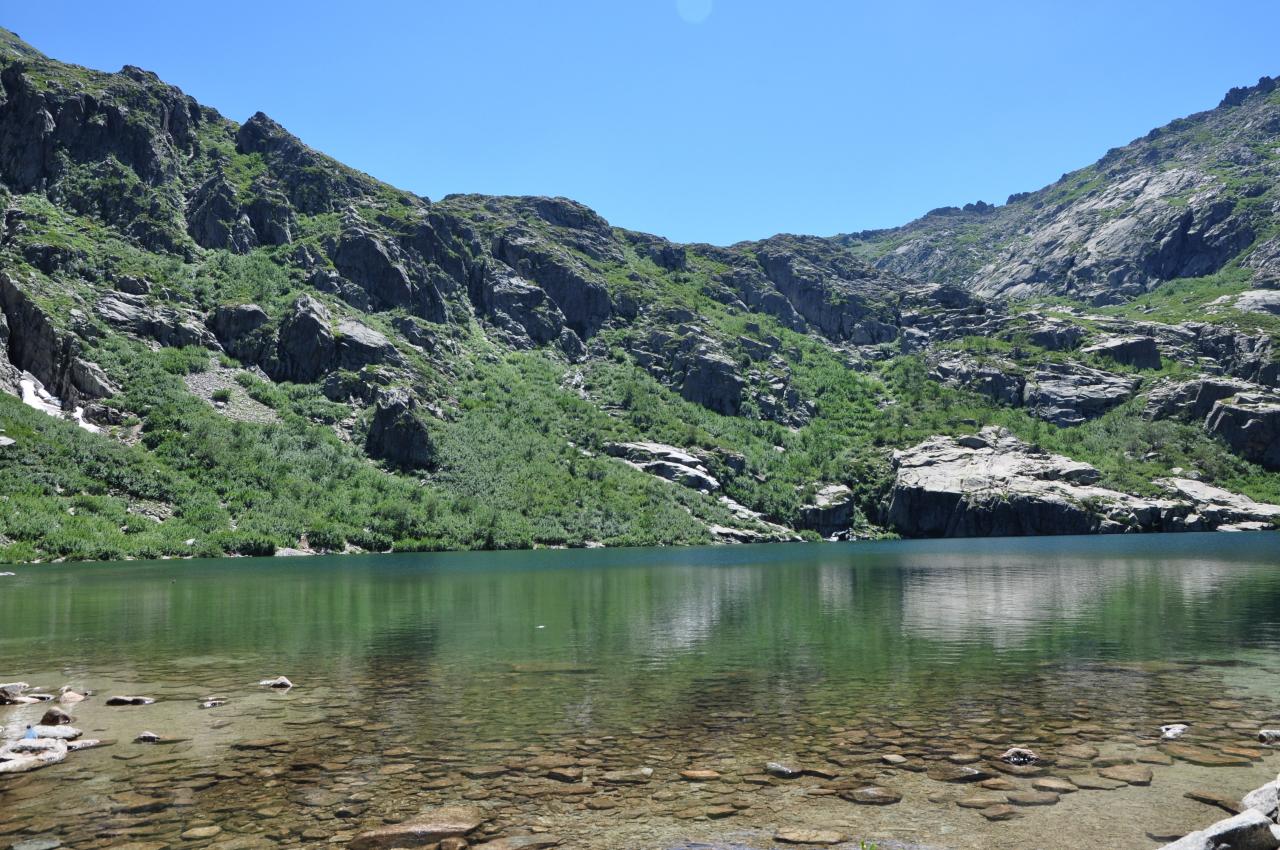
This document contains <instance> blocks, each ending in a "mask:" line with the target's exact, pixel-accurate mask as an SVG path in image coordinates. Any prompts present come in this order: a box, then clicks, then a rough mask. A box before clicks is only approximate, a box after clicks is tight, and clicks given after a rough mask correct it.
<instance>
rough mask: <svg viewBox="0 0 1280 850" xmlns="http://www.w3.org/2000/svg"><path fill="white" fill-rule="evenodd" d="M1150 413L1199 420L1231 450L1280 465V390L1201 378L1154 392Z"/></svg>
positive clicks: (1275, 466) (1259, 461) (1272, 466)
mask: <svg viewBox="0 0 1280 850" xmlns="http://www.w3.org/2000/svg"><path fill="white" fill-rule="evenodd" d="M1145 413H1146V416H1147V417H1149V418H1152V419H1163V418H1177V419H1182V420H1184V421H1198V422H1201V423H1202V424H1203V425H1204V428H1205V430H1206V431H1208V432H1209V433H1210V434H1213V435H1214V436H1216V437H1219V438H1221V439H1222V441H1223V442H1225V443H1226V444H1227V446H1229V447H1230V449H1231V451H1233V452H1234V453H1236V454H1237V455H1239V456H1240V457H1242V458H1244V459H1245V460H1247V461H1250V462H1252V463H1256V464H1258V465H1259V466H1261V467H1263V468H1264V469H1269V470H1276V469H1280V393H1276V392H1274V391H1272V390H1270V389H1268V388H1265V387H1260V386H1258V385H1257V384H1252V383H1249V382H1247V381H1240V380H1235V379H1228V378H1199V379H1196V380H1192V381H1184V382H1182V383H1176V384H1169V385H1165V386H1163V387H1159V388H1157V389H1156V390H1154V391H1152V392H1151V394H1150V395H1149V396H1148V398H1147V407H1146V412H1145Z"/></svg>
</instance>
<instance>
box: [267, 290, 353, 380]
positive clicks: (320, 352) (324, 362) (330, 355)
mask: <svg viewBox="0 0 1280 850" xmlns="http://www.w3.org/2000/svg"><path fill="white" fill-rule="evenodd" d="M332 324H333V320H332V318H331V317H330V315H329V311H328V309H326V308H325V306H324V305H323V304H321V303H320V302H319V301H318V300H316V299H315V298H313V297H311V296H310V295H305V294H304V295H299V296H298V298H297V300H295V301H294V302H293V307H292V308H291V309H290V311H289V314H288V315H287V316H285V319H284V321H283V322H281V324H280V333H279V337H278V339H277V342H276V362H275V363H274V364H273V368H272V369H271V370H270V371H271V376H272V377H273V378H276V379H277V380H284V381H296V382H299V383H310V382H311V381H314V380H316V379H317V378H319V377H320V376H321V375H324V374H325V373H326V372H329V371H331V370H332V369H333V367H334V363H335V361H336V356H337V341H336V340H335V339H334V335H333V327H332Z"/></svg>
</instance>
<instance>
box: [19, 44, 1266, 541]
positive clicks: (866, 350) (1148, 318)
mask: <svg viewBox="0 0 1280 850" xmlns="http://www.w3.org/2000/svg"><path fill="white" fill-rule="evenodd" d="M0 65H3V68H0V97H3V100H2V101H0V181H2V182H3V186H4V188H3V191H2V192H0V195H2V197H0V201H3V203H4V206H5V208H6V212H5V216H4V225H3V230H2V231H0V308H3V315H4V319H5V321H4V327H3V328H0V331H2V332H3V333H2V334H0V336H2V337H3V341H4V343H5V350H6V352H7V355H8V357H7V362H5V363H3V364H0V387H2V388H3V389H5V390H7V391H8V392H9V393H10V394H11V396H12V397H10V396H3V397H0V426H2V427H3V428H4V429H5V433H6V434H7V435H8V439H11V440H13V441H14V442H13V443H11V444H10V445H7V446H5V447H4V448H3V449H0V497H3V499H2V500H0V534H2V535H3V539H2V540H0V547H3V548H0V557H4V558H5V559H9V560H33V559H46V558H59V557H71V558H114V557H135V556H137V557H173V556H182V555H189V554H206V555H215V554H224V553H232V554H270V553H272V552H278V551H293V550H298V551H357V550H359V551H369V550H372V551H384V550H388V549H398V550H415V549H437V548H473V547H480V548H494V547H510V546H546V545H588V544H590V545H595V544H604V545H633V544H666V543H694V542H712V541H715V540H731V541H765V540H782V539H797V538H799V537H801V536H807V537H810V538H814V537H818V536H821V537H850V536H853V537H856V536H875V535H881V534H892V533H897V534H904V535H925V536H927V535H931V534H934V533H937V532H936V531H934V529H938V528H942V529H949V531H946V532H945V533H966V534H977V533H984V534H1002V533H1003V534H1008V533H1013V534H1026V533H1034V534H1040V533H1061V532H1065V531H1116V530H1132V531H1140V530H1165V531H1173V530H1193V529H1201V528H1217V527H1238V528H1265V527H1269V526H1270V525H1272V524H1274V516H1275V514H1274V512H1273V511H1272V509H1271V508H1269V507H1268V506H1267V504H1266V503H1267V502H1274V501H1280V476H1277V475H1276V474H1275V472H1274V471H1273V470H1274V469H1275V468H1276V467H1277V465H1280V457H1277V453H1276V450H1275V448H1274V446H1275V445H1276V441H1277V438H1278V437H1277V435H1280V402H1278V401H1277V399H1276V396H1275V389H1276V388H1277V386H1280V362H1278V361H1277V357H1276V344H1275V342H1276V339H1277V337H1278V336H1280V319H1278V318H1277V317H1276V313H1277V312H1280V304H1277V303H1276V302H1275V300H1274V299H1273V298H1272V297H1271V295H1270V293H1271V292H1272V290H1270V289H1267V288H1265V287H1261V288H1250V284H1254V283H1257V284H1264V285H1265V284H1267V283H1268V282H1269V281H1270V279H1271V278H1270V275H1271V274H1272V272H1273V270H1275V267H1276V263H1277V257H1280V248H1277V249H1276V250H1275V251H1272V249H1271V247H1269V246H1271V245H1272V243H1273V242H1274V243H1275V244H1276V245H1280V241H1277V239H1280V237H1276V236H1275V233H1276V229H1277V222H1280V214H1277V209H1280V204H1278V203H1277V200H1276V199H1277V197H1280V194H1278V193H1277V190H1276V180H1275V177H1276V173H1277V170H1276V169H1277V158H1278V155H1280V142H1278V141H1277V140H1278V139H1280V102H1276V98H1275V96H1274V85H1273V86H1272V88H1271V89H1268V90H1266V91H1263V90H1262V87H1263V85H1264V84H1263V83H1259V85H1258V86H1255V87H1251V88H1249V89H1247V90H1246V89H1240V90H1237V89H1233V90H1232V93H1229V94H1228V96H1227V98H1224V104H1227V105H1226V106H1223V107H1220V108H1219V109H1220V110H1222V114H1221V115H1219V116H1217V117H1216V118H1213V119H1212V121H1213V122H1214V123H1213V124H1212V126H1211V127H1210V130H1211V131H1212V132H1207V133H1201V134H1200V136H1196V135H1195V132H1196V131H1197V130H1198V129H1201V128H1202V127H1201V124H1197V123H1196V122H1195V121H1192V120H1191V119H1186V121H1188V122H1190V123H1188V124H1186V125H1178V126H1176V127H1174V129H1173V130H1170V131H1167V132H1162V133H1157V134H1156V135H1155V136H1152V137H1150V138H1148V139H1147V141H1146V142H1145V143H1144V144H1145V147H1139V148H1134V149H1133V150H1129V148H1131V147H1132V146H1133V145H1136V144H1138V142H1135V143H1132V144H1131V145H1130V146H1126V148H1124V149H1117V150H1120V151H1121V153H1119V154H1116V155H1115V156H1114V157H1113V158H1112V159H1111V160H1110V161H1108V160H1107V158H1104V161H1102V162H1100V163H1099V164H1095V165H1094V166H1090V167H1089V168H1088V169H1084V170H1081V171H1079V172H1074V173H1073V174H1074V175H1075V176H1074V177H1071V180H1070V181H1069V182H1068V184H1067V185H1065V186H1057V185H1056V184H1055V186H1056V188H1055V187H1046V188H1045V189H1042V190H1038V192H1037V193H1029V194H1028V195H1027V197H1026V198H1023V199H1019V200H1018V201H1015V202H1014V205H1018V204H1022V205H1024V206H1027V207H1030V206H1031V205H1032V204H1034V203H1036V202H1037V201H1036V200H1034V199H1032V198H1033V196H1036V195H1043V196H1044V197H1045V198H1052V199H1054V204H1053V206H1052V207H1050V208H1049V212H1042V213H1038V216H1031V217H1026V218H1025V219H1023V220H1020V221H1021V226H1025V227H1028V228H1030V227H1031V226H1032V225H1035V226H1037V227H1040V228H1041V229H1040V230H1039V231H1034V232H1031V231H1029V232H1030V233H1031V235H1030V236H1028V235H1027V234H1026V233H1019V234H1014V236H1016V237H1017V238H1014V236H1010V234H1009V233H1008V232H1007V231H1008V228H1007V227H1005V229H1003V230H1002V229H1000V228H992V227H985V228H984V227H979V226H976V225H974V224H973V222H974V221H979V222H981V221H983V220H990V221H995V220H997V219H1001V220H1002V219H1003V218H1007V217H1008V215H1009V212H1008V210H1006V207H990V206H989V205H983V206H978V205H971V206H970V208H967V209H961V210H959V212H958V213H948V214H945V215H944V214H937V215H934V216H931V217H925V218H924V219H920V220H918V221H917V222H914V223H911V224H908V225H906V226H904V227H903V228H897V229H893V230H892V231H876V232H874V233H873V234H872V235H870V236H869V235H867V234H865V233H864V234H861V235H856V236H844V237H836V238H824V237H813V236H804V235H793V234H779V235H775V236H772V237H769V238H767V239H763V240H748V241H743V242H738V243H735V244H733V245H730V246H712V245H706V244H697V243H692V244H680V243H675V242H671V241H669V240H666V239H664V238H662V237H660V236H655V235H651V234H645V233H639V232H636V231H630V230H626V229H623V228H617V227H613V226H612V225H610V224H609V223H608V222H607V221H605V220H604V219H603V218H602V217H601V216H599V214H597V213H596V212H594V211H593V210H590V209H589V208H587V207H585V206H584V205H582V204H579V203H577V202H575V201H572V200H569V199H566V198H558V197H557V198H548V197H526V196H484V195H474V194H452V195H448V196H446V197H444V198H441V199H439V200H436V201H431V200H429V199H427V198H424V197H421V196H418V195H415V194H413V193H411V192H404V191H402V190H399V189H396V188H394V187H392V186H390V185H388V184H386V183H383V182H381V181H378V180H376V179H375V178H373V177H370V176H369V175H365V174H363V173H361V172H358V171H355V170H353V169H350V168H348V167H346V166H344V165H342V164H341V163H339V162H337V161H336V160H334V159H332V158H331V157H328V156H326V155H324V154H323V153H320V152H318V151H315V150H314V149H312V148H310V147H309V146H307V145H306V144H305V143H303V142H302V141H301V140H300V139H298V138H297V137H295V136H294V135H292V134H291V133H289V132H288V131H287V130H286V129H285V128H283V127H282V126H280V125H279V124H278V123H277V122H275V121H273V120H272V119H270V118H269V117H268V116H266V115H265V114H263V113H261V112H259V113H255V114H254V115H253V116H251V117H250V118H249V119H248V120H247V121H245V122H244V123H243V124H238V123H236V122H234V121H232V120H230V119H226V118H224V117H223V116H222V115H220V114H219V113H218V112H217V111H216V110H212V109H210V108H208V107H204V106H201V105H200V104H198V103H197V102H196V101H195V100H194V99H192V98H190V97H189V96H187V95H185V94H183V93H182V92H181V91H180V90H178V89H176V88H175V87H172V86H169V85H168V84H165V83H164V82H163V81H161V80H160V79H159V77H157V76H156V75H154V74H152V73H150V72H146V71H142V70H140V69H137V68H133V67H131V66H125V68H124V69H122V70H121V71H120V72H118V73H116V74H106V73H102V72H97V71H92V70H89V69H84V68H80V67H79V66H71V65H65V64H63V63H60V62H56V61H54V60H51V59H48V58H47V57H44V56H43V55H41V54H39V53H38V51H35V50H34V49H33V48H30V47H29V46H26V45H25V44H23V43H22V42H21V41H20V40H18V39H17V38H16V36H12V34H6V35H4V37H3V39H0ZM1264 79H1269V78H1264ZM1228 101H1230V103H1227V102H1228ZM1213 112H1214V111H1213V110H1210V111H1209V113H1201V115H1205V114H1210V113H1213ZM1192 118H1193V119H1194V118H1196V116H1192ZM1205 120H1209V119H1205ZM1174 125H1177V122H1173V124H1171V125H1169V126H1171V127H1173V126H1174ZM1149 135H1150V134H1149ZM1152 145H1167V146H1168V148H1169V149H1168V150H1167V151H1166V152H1165V153H1166V154H1168V156H1166V157H1165V159H1164V160H1160V161H1161V162H1164V161H1169V160H1170V158H1171V157H1181V159H1180V160H1179V162H1180V164H1179V167H1177V168H1174V169H1172V170H1170V171H1161V170H1159V169H1157V168H1155V167H1153V166H1152V165H1151V164H1150V163H1147V162H1145V161H1144V158H1149V154H1148V152H1149V151H1151V150H1155V149H1157V148H1153V147H1152ZM1175 147H1176V150H1175V149H1174V148H1175ZM1126 151H1127V152H1126ZM1227 155H1231V156H1235V160H1238V161H1235V160H1224V157H1226V156H1227ZM1109 156H1111V155H1110V154H1109ZM1222 161H1228V162H1229V165H1230V168H1227V167H1226V166H1222V167H1220V166H1219V163H1220V162H1222ZM1089 169H1093V170H1092V171H1090V170H1089ZM1099 169H1102V170H1099ZM1214 169H1216V170H1214ZM1170 173H1172V174H1173V176H1172V177H1170V176H1169V174H1170ZM1069 176H1070V175H1069ZM1086 176H1087V177H1088V179H1087V180H1083V179H1082V178H1083V177H1086ZM1188 187H1189V188H1188ZM1258 187H1260V189H1259V188H1258ZM1055 192H1056V193H1057V194H1054V193H1055ZM1117 198H1118V199H1120V200H1119V201H1117V200H1116V199H1117ZM1028 199H1032V200H1028ZM1122 201H1123V202H1124V203H1123V204H1122V203H1121V202H1122ZM1228 201H1230V203H1229V204H1228ZM1124 204H1127V206H1126V205H1124ZM1006 206H1009V205H1006ZM1122 206H1123V208H1121V207H1122ZM1020 209H1021V208H1020ZM1041 209H1044V206H1043V205H1042V207H1041ZM1117 210H1118V211H1117ZM1015 211H1016V210H1015ZM939 221H942V222H944V223H946V224H954V222H957V221H959V222H961V223H962V224H963V225H964V226H963V227H961V228H956V227H944V226H941V225H939V224H938V222H939ZM922 222H923V223H924V224H922ZM1068 225H1069V226H1068ZM913 227H914V230H913V229H912V228H913ZM1053 228H1057V229H1058V230H1057V231H1054V230H1053ZM1072 228H1074V230H1073V229H1072ZM1117 228H1119V233H1118V235H1117ZM1165 230H1168V232H1167V233H1166V232H1165ZM902 233H908V234H914V235H911V237H910V238H907V239H903V240H898V238H897V237H898V236H899V235H901V234H902ZM1045 233H1048V234H1049V236H1045V235H1044V234H1045ZM1081 234H1083V236H1088V237H1089V238H1088V239H1083V238H1082V239H1081V240H1078V241H1079V243H1080V244H1078V245H1074V243H1071V242H1067V243H1064V239H1066V238H1067V237H1073V236H1075V235H1081ZM1246 236H1247V237H1248V239H1247V240H1246V238H1245V237H1246ZM1050 237H1052V238H1050ZM1170 239H1172V240H1173V241H1172V242H1170V241H1169V240H1170ZM1050 242H1052V244H1049V243H1050ZM1073 245H1074V246H1073ZM1169 245H1173V247H1172V248H1170V247H1168V246H1169ZM1153 246H1155V247H1153ZM1160 246H1165V247H1160ZM1273 254H1274V256H1273ZM993 257H994V258H997V260H998V262H997V260H993V259H992V258H993ZM1153 258H1154V259H1153ZM979 260H980V261H982V263H983V264H984V265H983V266H982V268H986V269H987V272H985V273H984V274H982V275H980V276H978V277H976V278H975V275H974V274H973V273H970V274H968V276H965V275H963V274H961V271H962V270H963V269H965V268H971V267H973V266H974V264H975V263H976V262H978V261H979ZM1251 263H1252V265H1251ZM1188 271H1192V272H1195V273H1196V274H1195V275H1189V274H1185V272H1188ZM1010 295H1013V296H1018V298H1020V299H1022V300H1016V299H1015V300H1010V299H1009V296H1010ZM1064 296H1069V297H1072V298H1074V299H1075V300H1074V301H1072V302H1070V303H1068V302H1067V301H1064V300H1063V298H1064ZM1029 298H1030V299H1033V300H1027V299H1029ZM1035 299H1039V300H1035ZM1227 390H1230V392H1228V391H1227ZM1156 398H1160V399H1163V401H1161V402H1160V403H1159V404H1157V403H1156V402H1155V401H1153V399H1156ZM1206 399H1211V400H1210V401H1206ZM1202 408H1203V409H1202ZM1144 411H1150V413H1149V415H1143V412H1144ZM50 413H53V414H57V415H55V416H51V415H49V414H50ZM64 417H65V419H70V420H71V421H64ZM984 427H985V428H986V430H983V431H982V433H983V434H986V435H987V436H980V435H979V434H978V433H977V432H978V431H979V430H980V429H982V428H984ZM991 429H996V430H991ZM941 437H946V438H949V439H952V438H953V439H955V440H958V441H960V442H958V443H956V446H957V447H958V448H956V449H947V450H946V452H954V451H959V450H964V451H974V452H978V453H979V454H980V458H979V460H981V458H985V457H987V454H985V453H997V452H1000V451H1003V452H1005V453H1010V454H1017V453H1021V454H1022V455H1024V456H1025V461H1024V462H1022V463H1020V464H1018V465H1015V466H1013V467H1008V468H1003V469H1002V470H1000V471H999V472H998V474H994V473H993V474H992V475H989V476H987V477H986V478H982V479H981V481H980V483H979V484H973V482H971V481H968V480H967V479H964V478H963V477H962V478H961V480H952V479H949V478H948V476H947V475H927V476H926V475H919V474H917V473H916V472H913V471H911V470H913V469H916V466H915V464H917V463H918V462H919V461H920V459H921V458H926V459H927V460H928V463H930V464H940V466H939V469H943V468H947V467H945V463H944V462H943V459H942V455H938V454H937V452H934V453H933V454H930V451H933V450H930V451H926V450H925V449H924V448H923V447H925V446H936V445H943V444H939V443H937V441H936V440H935V441H934V442H930V440H931V439H934V438H941ZM1044 451H1049V452H1054V453H1056V454H1055V455H1054V457H1062V458H1065V459H1066V460H1063V461H1052V462H1050V461H1048V460H1043V455H1042V453H1043V452H1044ZM946 452H943V454H946ZM1068 461H1069V463H1068ZM1081 461H1083V462H1084V464H1083V465H1084V466H1087V467H1088V468H1089V469H1091V470H1093V472H1089V473H1084V472H1078V471H1077V467H1076V466H1071V465H1070V464H1075V463H1080V462H1081ZM983 462H985V461H983ZM946 463H950V461H946ZM1064 463H1067V465H1066V466H1064V465H1063V464H1064ZM1064 469H1065V470H1069V472H1068V473H1066V474H1069V475H1070V476H1071V477H1073V478H1074V479H1079V480H1078V481H1075V482H1074V483H1071V482H1068V483H1069V484H1070V486H1067V485H1066V484H1064V485H1063V486H1062V487H1057V488H1045V487H1041V486H1031V485H1029V484H1027V480H1026V479H1027V478H1028V476H1029V477H1030V478H1032V479H1034V478H1035V477H1036V476H1043V475H1050V474H1052V475H1059V474H1063V473H1062V472H1061V471H1062V470H1064ZM1186 476H1190V477H1186ZM970 477H971V478H974V480H975V481H976V480H979V479H978V478H975V477H973V476H970ZM1086 479H1087V480H1088V483H1085V481H1086ZM922 481H923V482H926V483H925V484H921V482H922ZM940 481H941V482H944V484H941V485H940V484H939V482H940ZM947 481H950V483H949V484H948V483H945V482H947ZM1186 481H1191V482H1193V484H1186V483H1178V482H1186ZM1095 484H1097V485H1099V487H1101V488H1102V489H1098V488H1095V489H1094V490H1089V489H1088V488H1089V487H1093V485H1095ZM939 487H941V489H939ZM948 487H949V488H951V489H947V488H948ZM1072 488H1075V489H1072ZM1082 488H1084V489H1082ZM1206 488H1207V489H1206ZM917 490H918V491H919V492H916V491H917ZM1015 492H1016V493H1018V494H1019V495H1018V497H1017V498H1016V499H1014V500H1013V501H1010V500H1009V498H1008V494H1009V493H1015ZM1250 497H1252V498H1250ZM1254 500H1259V501H1254ZM907 503H910V504H913V505H917V506H926V507H927V510H925V509H919V510H912V511H907V512H904V511H902V510H897V509H894V507H893V506H894V505H895V504H897V505H902V504H907ZM1010 505H1012V506H1013V507H1012V508H1010V507H1009V506H1010ZM929 512H933V513H935V514H939V513H940V514H942V515H945V517H946V519H944V520H939V521H935V520H929V521H927V522H926V521H925V519H924V517H925V515H927V514H928V513H929ZM913 516H915V517H916V518H918V519H919V520H920V522H919V523H914V521H908V520H909V519H910V518H911V517H913ZM935 519H936V518H935Z"/></svg>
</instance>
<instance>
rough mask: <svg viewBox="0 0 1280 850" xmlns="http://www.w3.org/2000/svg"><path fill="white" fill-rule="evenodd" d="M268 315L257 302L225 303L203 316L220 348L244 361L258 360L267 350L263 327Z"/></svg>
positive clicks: (265, 334) (266, 339) (257, 361)
mask: <svg viewBox="0 0 1280 850" xmlns="http://www.w3.org/2000/svg"><path fill="white" fill-rule="evenodd" d="M268 321H269V319H268V318H267V313H266V311H265V310H263V309H262V308H261V307H259V306H258V305H257V304H228V305H225V306H222V307H218V308H216V309H214V311H213V312H211V313H210V314H209V316H208V317H207V318H206V319H205V325H207V326H208V328H209V330H211V331H213V335H214V337H216V338H217V340H218V343H219V344H220V345H221V346H222V348H223V350H224V351H226V352H227V353H228V354H230V355H231V356H232V357H235V358H236V359H238V360H241V361H243V362H245V363H259V362H260V361H262V360H263V358H264V355H265V354H266V353H267V351H268V350H269V344H270V341H269V339H268V338H267V332H266V331H265V330H264V328H265V327H266V325H267V322H268Z"/></svg>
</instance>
